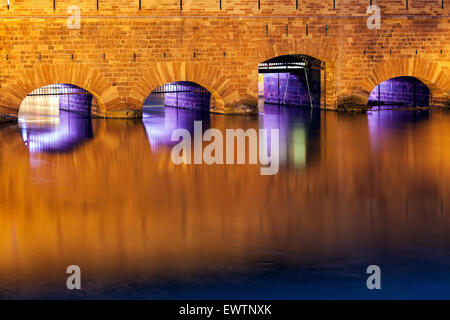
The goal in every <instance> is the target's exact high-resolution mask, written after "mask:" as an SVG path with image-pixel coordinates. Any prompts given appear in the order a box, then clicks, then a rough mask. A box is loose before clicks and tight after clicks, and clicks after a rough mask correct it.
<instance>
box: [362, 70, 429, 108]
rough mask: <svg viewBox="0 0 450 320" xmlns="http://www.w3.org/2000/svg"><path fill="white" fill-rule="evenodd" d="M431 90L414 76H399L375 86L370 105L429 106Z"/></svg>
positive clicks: (370, 97)
mask: <svg viewBox="0 0 450 320" xmlns="http://www.w3.org/2000/svg"><path fill="white" fill-rule="evenodd" d="M429 101H430V90H429V89H428V87H427V86H426V85H425V84H423V83H422V82H421V81H419V80H417V79H415V78H413V77H397V78H392V79H389V80H386V81H384V82H382V83H380V84H379V85H377V86H376V87H375V89H373V90H372V92H371V93H370V96H369V104H370V105H380V106H383V105H390V106H393V105H394V106H405V107H414V106H428V105H429Z"/></svg>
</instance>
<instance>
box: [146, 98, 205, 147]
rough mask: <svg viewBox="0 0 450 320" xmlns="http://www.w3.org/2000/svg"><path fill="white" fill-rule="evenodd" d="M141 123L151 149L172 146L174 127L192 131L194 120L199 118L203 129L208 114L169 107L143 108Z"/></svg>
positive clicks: (173, 143) (174, 143)
mask: <svg viewBox="0 0 450 320" xmlns="http://www.w3.org/2000/svg"><path fill="white" fill-rule="evenodd" d="M143 117H144V118H143V123H144V127H145V131H146V133H147V137H148V140H149V143H150V147H151V149H152V151H157V150H158V149H160V148H161V147H166V146H174V145H176V144H177V143H178V142H177V141H175V142H174V141H171V136H172V132H173V131H174V130H175V129H187V130H188V131H189V132H190V133H191V134H193V132H194V121H196V120H201V121H202V123H203V126H204V130H206V129H207V128H209V122H210V121H209V114H205V113H201V112H197V111H193V110H188V109H179V108H171V107H166V108H165V107H151V108H144V116H143Z"/></svg>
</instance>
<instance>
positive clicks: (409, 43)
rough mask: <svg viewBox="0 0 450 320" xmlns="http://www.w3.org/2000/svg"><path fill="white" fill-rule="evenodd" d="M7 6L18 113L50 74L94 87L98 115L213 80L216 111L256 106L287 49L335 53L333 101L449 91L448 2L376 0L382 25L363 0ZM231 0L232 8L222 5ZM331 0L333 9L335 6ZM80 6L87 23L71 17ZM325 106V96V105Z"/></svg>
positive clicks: (2, 27)
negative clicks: (378, 92)
mask: <svg viewBox="0 0 450 320" xmlns="http://www.w3.org/2000/svg"><path fill="white" fill-rule="evenodd" d="M4 2H5V3H4V4H2V6H1V7H0V43H1V46H0V107H1V108H2V110H1V111H2V112H8V113H14V112H17V109H18V108H19V106H20V103H21V101H22V100H23V98H24V97H25V96H26V95H27V93H28V92H30V91H32V90H34V89H36V88H37V87H40V86H43V85H47V84H50V83H70V84H75V85H78V86H80V87H82V88H85V89H87V90H89V91H90V92H91V93H92V94H93V95H94V96H95V97H96V101H97V102H98V108H96V109H98V112H97V113H100V114H103V115H104V114H107V113H108V112H110V113H111V112H115V113H116V114H117V113H120V111H121V110H129V109H140V108H141V107H142V105H143V103H144V101H145V99H146V97H147V96H148V95H149V93H150V92H151V91H152V90H153V89H155V88H157V87H159V86H161V85H163V84H165V83H168V82H172V81H192V82H196V83H198V84H200V85H202V86H204V87H205V88H207V89H208V90H209V91H210V92H211V94H212V96H213V97H214V99H215V103H214V104H213V106H214V108H215V111H216V112H222V113H232V112H241V110H242V107H243V105H254V104H256V100H257V96H258V63H260V62H262V61H265V60H268V59H270V58H273V57H276V56H280V55H285V54H306V55H310V56H312V57H315V58H318V59H320V60H322V61H325V62H326V71H325V72H324V73H325V76H326V83H325V81H323V88H322V92H323V93H324V94H325V95H326V99H321V100H322V101H324V100H326V107H327V108H336V107H337V105H338V103H339V101H340V99H342V98H345V97H349V96H354V97H357V98H358V99H360V100H361V102H362V103H364V102H367V99H368V97H369V95H370V92H371V91H372V89H373V88H374V87H375V86H376V85H377V84H379V83H381V82H383V81H385V80H387V79H389V78H392V77H398V76H412V77H416V78H418V79H420V80H422V81H423V82H424V83H425V84H426V85H427V86H428V87H429V88H430V91H431V95H432V101H433V103H436V104H437V103H439V101H441V100H442V99H443V98H444V97H445V96H446V95H448V94H449V91H450V18H449V16H450V2H449V1H448V0H445V3H444V8H442V3H441V0H425V1H422V0H420V1H419V0H409V1H408V8H406V0H383V1H381V0H373V4H375V5H379V6H380V7H381V14H382V16H381V29H379V30H377V29H374V30H370V29H368V28H367V26H366V20H367V17H368V15H367V14H366V9H367V6H368V5H369V3H370V1H369V0H367V1H361V0H335V1H333V0H324V1H317V0H299V1H298V8H297V6H296V3H297V2H296V1H295V0H261V1H260V6H259V8H258V0H245V1H244V0H222V1H220V0H183V4H182V10H180V9H181V6H180V1H179V0H158V1H156V0H141V10H139V0H127V1H125V0H99V10H97V2H96V0H82V1H78V0H70V1H69V0H55V10H54V9H53V0H11V6H10V9H9V10H8V9H7V8H6V1H4ZM220 3H222V9H220ZM333 3H334V4H335V8H333ZM69 5H78V6H79V7H80V8H81V15H82V18H81V29H79V30H76V29H75V30H71V29H68V28H67V26H66V18H67V17H68V16H69V14H68V13H67V11H66V10H67V7H68V6H69ZM322 107H325V104H324V103H322Z"/></svg>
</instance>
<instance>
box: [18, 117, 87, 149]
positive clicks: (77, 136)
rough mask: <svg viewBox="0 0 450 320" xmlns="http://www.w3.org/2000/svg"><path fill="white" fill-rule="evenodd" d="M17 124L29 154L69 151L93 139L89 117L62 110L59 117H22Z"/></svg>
mask: <svg viewBox="0 0 450 320" xmlns="http://www.w3.org/2000/svg"><path fill="white" fill-rule="evenodd" d="M19 123H20V132H21V134H22V138H23V141H24V142H25V144H26V146H27V147H28V149H29V150H30V152H64V151H71V150H73V149H74V148H76V147H78V146H79V145H81V144H82V143H84V142H85V141H86V140H89V139H91V138H92V137H93V131H92V122H91V119H90V118H89V117H86V116H83V115H78V114H75V113H71V112H68V111H63V110H61V111H60V112H59V116H49V115H22V116H21V118H20V122H19Z"/></svg>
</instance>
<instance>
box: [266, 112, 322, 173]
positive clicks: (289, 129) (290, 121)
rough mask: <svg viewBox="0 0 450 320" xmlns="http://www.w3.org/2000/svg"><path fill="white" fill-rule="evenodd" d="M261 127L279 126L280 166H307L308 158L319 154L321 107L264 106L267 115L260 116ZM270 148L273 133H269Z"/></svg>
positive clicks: (271, 127) (273, 127) (274, 127)
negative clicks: (318, 108)
mask: <svg viewBox="0 0 450 320" xmlns="http://www.w3.org/2000/svg"><path fill="white" fill-rule="evenodd" d="M259 126H260V128H263V129H267V130H269V132H270V130H271V129H279V132H280V165H282V166H285V167H295V168H304V167H305V166H306V164H307V161H308V160H311V159H313V158H314V157H316V156H317V155H318V152H320V150H319V149H318V148H314V147H313V146H317V145H319V143H320V142H319V141H318V139H319V137H320V110H317V109H310V108H301V107H280V106H274V105H270V104H265V105H264V114H263V115H260V118H259ZM268 144H269V150H270V145H271V141H270V133H269V135H268Z"/></svg>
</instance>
